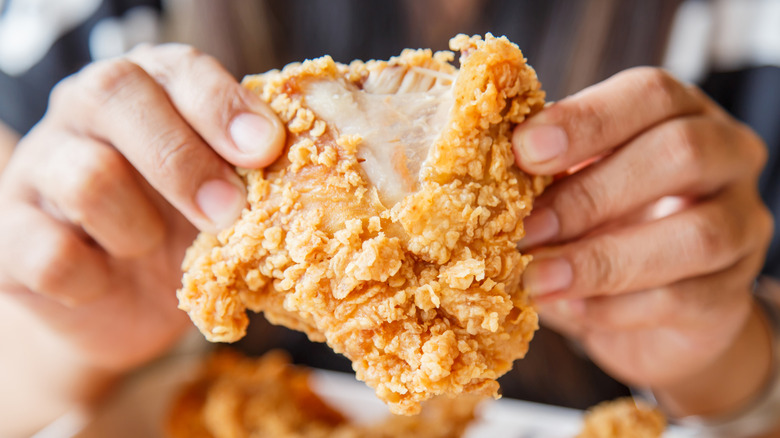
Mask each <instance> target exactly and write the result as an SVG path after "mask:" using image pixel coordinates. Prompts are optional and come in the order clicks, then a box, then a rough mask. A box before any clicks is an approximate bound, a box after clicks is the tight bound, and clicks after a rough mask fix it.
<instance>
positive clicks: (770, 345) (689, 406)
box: [655, 279, 780, 437]
mask: <svg viewBox="0 0 780 438" xmlns="http://www.w3.org/2000/svg"><path fill="white" fill-rule="evenodd" d="M754 296H755V300H754V301H755V305H754V306H753V310H752V312H751V317H750V318H749V319H748V321H747V323H746V324H745V326H744V327H743V330H742V332H741V333H740V334H739V335H738V336H737V338H736V339H735V341H734V343H733V345H732V348H730V349H729V350H728V351H727V352H726V353H725V354H724V355H723V356H722V357H721V358H720V359H719V360H718V361H716V362H715V363H714V364H712V365H711V366H709V367H708V368H707V369H705V370H703V371H702V372H701V373H698V374H697V375H696V376H694V377H692V378H691V379H689V381H686V382H684V383H681V384H679V385H677V387H674V388H663V389H660V388H659V389H655V395H656V399H657V400H658V401H659V403H660V405H661V406H662V407H663V408H665V409H666V410H667V413H668V414H670V415H671V416H672V417H676V418H678V419H679V420H678V422H679V423H680V424H683V425H686V426H693V427H695V428H697V429H699V430H700V431H702V432H703V433H705V434H706V436H712V437H736V436H759V435H760V434H764V433H767V432H772V431H774V432H777V431H780V421H779V420H780V419H779V418H778V416H777V412H778V411H780V287H778V286H777V283H774V282H772V281H771V280H768V279H762V280H761V281H760V282H758V283H757V287H756V293H755V295H754Z"/></svg>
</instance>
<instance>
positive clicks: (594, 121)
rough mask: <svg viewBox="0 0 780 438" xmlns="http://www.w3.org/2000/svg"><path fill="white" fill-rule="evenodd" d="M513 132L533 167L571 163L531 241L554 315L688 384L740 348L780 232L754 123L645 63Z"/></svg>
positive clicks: (668, 381) (543, 304) (599, 344)
mask: <svg viewBox="0 0 780 438" xmlns="http://www.w3.org/2000/svg"><path fill="white" fill-rule="evenodd" d="M513 145H514V148H515V153H516V157H517V162H518V165H519V166H520V167H522V168H523V169H525V170H527V171H529V172H531V173H536V174H566V176H564V177H561V178H559V179H558V180H557V181H556V182H554V183H553V184H552V185H551V186H550V187H549V189H548V190H547V191H546V192H545V193H544V194H543V195H542V196H541V197H540V198H539V199H538V200H537V203H536V205H535V207H534V212H533V213H532V215H531V216H530V217H529V218H528V219H527V220H526V231H527V233H526V236H527V237H526V238H525V239H524V240H523V241H522V242H521V247H524V248H527V249H531V251H530V252H531V253H532V254H534V257H535V258H534V261H533V262H532V263H531V264H530V265H529V267H528V269H527V271H526V272H525V274H524V285H525V287H526V288H527V289H528V290H529V291H530V292H531V294H533V295H534V296H535V297H536V301H537V303H538V305H539V310H540V313H541V315H542V321H543V322H546V323H547V324H549V325H551V326H553V327H554V328H556V329H558V330H560V331H562V332H564V333H566V334H568V335H570V336H572V337H574V338H575V339H577V340H579V341H580V342H581V343H582V345H583V346H584V348H585V349H586V351H587V352H588V354H589V355H590V356H591V357H592V358H593V360H594V361H596V362H597V363H598V364H599V365H600V366H601V367H602V368H603V369H605V370H606V371H607V372H609V373H611V374H612V375H613V376H615V377H616V378H618V379H620V380H622V381H624V382H626V383H628V384H630V385H637V386H644V387H646V386H652V387H657V388H668V387H671V386H674V385H678V384H680V382H683V381H685V380H686V379H690V378H691V377H692V376H695V375H696V374H697V373H701V372H703V370H705V369H708V367H712V366H713V364H714V363H715V362H717V361H719V360H721V358H722V357H723V355H724V354H726V352H728V351H731V350H733V348H734V343H735V342H737V339H738V338H739V337H740V336H742V334H743V332H744V328H745V327H746V325H747V322H748V320H749V319H750V318H753V316H751V315H754V314H752V313H751V308H752V298H751V289H752V284H753V281H754V279H755V278H756V276H757V274H758V272H759V271H760V269H761V267H762V265H763V262H764V256H765V252H766V250H767V247H768V245H769V241H770V238H771V232H772V219H771V216H770V214H769V212H768V210H767V209H766V208H765V206H764V205H763V204H762V202H761V199H760V196H759V193H758V190H757V180H758V176H759V173H760V171H761V169H762V167H763V165H764V162H765V159H766V151H765V147H764V145H763V144H762V142H761V140H760V139H759V138H758V137H757V136H756V135H755V134H754V133H753V132H752V131H750V130H749V129H748V128H746V127H745V126H744V125H742V124H740V123H739V122H737V121H736V120H734V119H733V118H731V117H730V116H729V115H727V114H726V113H725V112H724V111H723V110H722V109H720V108H719V107H718V106H717V105H716V104H714V103H713V102H712V101H710V100H709V99H708V98H707V97H706V96H704V94H703V93H701V92H700V91H699V90H698V89H696V88H693V87H688V86H685V85H683V84H681V83H679V82H677V81H676V80H675V79H674V78H672V77H671V76H670V75H669V74H667V73H665V72H664V71H662V70H659V69H653V68H638V69H632V70H628V71H626V72H623V73H620V74H618V75H616V76H614V77H613V78H611V79H608V80H606V81H604V82H603V83H600V84H597V85H595V86H593V87H591V88H588V89H586V90H584V91H582V92H581V93H578V94H576V95H574V96H571V97H569V98H566V99H564V100H562V101H560V102H557V103H555V104H552V105H550V106H549V107H547V108H546V109H544V110H543V111H542V112H541V113H539V114H538V115H536V116H535V117H533V118H532V119H530V120H529V121H528V122H526V123H524V124H522V125H521V126H518V128H517V129H516V131H515V133H514V136H513ZM583 163H584V164H583ZM573 168H574V170H573V171H567V170H571V169H573ZM759 328H760V327H759ZM763 347H765V346H762V348H763ZM764 368H766V367H764ZM762 377H763V376H761V375H759V376H756V378H757V379H761V378H762Z"/></svg>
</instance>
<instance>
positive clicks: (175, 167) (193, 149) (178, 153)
mask: <svg viewBox="0 0 780 438" xmlns="http://www.w3.org/2000/svg"><path fill="white" fill-rule="evenodd" d="M152 143H153V144H155V145H156V147H154V148H153V151H154V152H153V153H154V156H153V159H152V160H153V161H152V164H153V166H154V170H153V171H154V172H155V173H156V176H157V177H158V178H160V179H162V180H163V181H165V182H166V183H168V184H175V183H176V178H174V176H175V175H177V174H179V173H180V172H181V169H183V168H189V167H192V166H191V161H192V159H193V157H196V156H198V154H197V152H198V145H199V141H198V140H197V139H196V138H195V137H194V135H189V134H186V133H182V132H179V131H176V130H171V131H168V132H165V133H161V134H159V135H158V136H157V137H156V138H155V139H154V140H153V141H152Z"/></svg>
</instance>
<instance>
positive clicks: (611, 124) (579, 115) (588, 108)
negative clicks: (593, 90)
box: [564, 99, 620, 138]
mask: <svg viewBox="0 0 780 438" xmlns="http://www.w3.org/2000/svg"><path fill="white" fill-rule="evenodd" d="M570 117H571V118H572V119H570V120H565V121H564V123H565V124H566V125H568V126H577V122H576V121H575V120H574V118H576V119H578V120H587V122H588V125H589V127H590V129H592V132H590V133H589V136H591V137H592V138H611V137H613V136H614V135H613V130H614V129H615V127H616V126H620V125H619V122H620V121H619V120H617V119H616V115H615V114H614V112H612V111H604V102H603V101H602V100H598V99H581V100H579V101H577V102H576V110H575V111H574V112H572V113H571V116H570ZM580 123H581V122H580Z"/></svg>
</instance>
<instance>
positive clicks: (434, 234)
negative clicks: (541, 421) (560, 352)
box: [178, 34, 545, 414]
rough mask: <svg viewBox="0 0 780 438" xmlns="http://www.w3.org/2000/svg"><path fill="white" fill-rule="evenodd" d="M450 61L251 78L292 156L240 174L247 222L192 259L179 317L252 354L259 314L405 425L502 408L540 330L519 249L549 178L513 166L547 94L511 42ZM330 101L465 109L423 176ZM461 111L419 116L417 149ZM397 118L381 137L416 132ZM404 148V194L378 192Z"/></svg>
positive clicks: (473, 47) (299, 70)
mask: <svg viewBox="0 0 780 438" xmlns="http://www.w3.org/2000/svg"><path fill="white" fill-rule="evenodd" d="M451 45H452V47H453V49H454V50H460V51H461V53H462V56H461V69H460V71H458V70H457V69H455V68H454V67H453V66H452V65H450V64H449V62H448V61H450V60H451V59H452V54H451V53H450V52H439V53H436V54H432V53H431V51H429V50H406V51H404V52H403V53H402V54H401V55H400V56H398V57H395V58H392V59H391V60H389V61H387V62H385V61H369V62H366V63H363V62H359V61H356V62H353V63H352V64H350V65H349V66H345V65H341V64H337V63H335V62H333V60H332V59H331V58H330V57H327V56H326V57H323V58H319V59H315V60H312V61H306V62H304V63H301V64H291V65H288V66H287V67H285V68H284V69H283V70H282V71H271V72H268V73H266V74H263V75H258V76H251V77H248V78H246V79H245V81H244V85H245V86H246V87H248V88H249V89H251V90H254V91H255V92H257V93H258V95H259V96H260V97H261V98H262V99H263V100H265V101H266V102H269V103H270V105H271V107H272V108H273V109H274V110H275V111H276V112H277V113H278V114H279V116H280V117H281V119H282V121H283V122H284V123H285V124H286V126H287V129H288V131H289V132H288V140H287V149H286V156H285V157H284V158H283V159H280V160H279V161H278V162H277V163H275V164H274V165H272V166H271V167H270V168H269V169H266V170H265V171H262V170H241V174H242V176H243V177H244V178H245V180H246V182H247V189H248V203H249V208H247V209H246V210H244V212H243V214H242V217H241V218H240V219H239V221H238V222H236V224H235V225H234V226H233V227H231V228H229V229H227V230H224V231H223V232H221V233H220V234H219V235H218V236H212V235H208V234H201V236H199V237H198V239H197V240H196V242H195V243H194V245H193V246H192V248H190V250H188V252H187V256H186V258H185V261H184V263H183V268H184V270H185V274H184V278H183V286H182V288H181V289H180V290H179V291H178V297H179V302H180V308H181V309H183V310H185V311H187V312H188V313H189V315H190V317H191V318H192V320H193V321H194V322H195V324H196V325H197V326H198V328H199V329H200V330H201V332H203V333H204V335H205V336H206V338H208V339H209V340H211V341H220V342H232V341H235V340H237V339H240V338H241V337H242V336H243V335H244V333H245V329H246V326H247V323H248V319H247V316H246V310H247V309H249V310H253V311H256V312H264V313H265V316H266V317H267V318H268V320H269V321H271V322H273V323H276V324H282V325H285V326H288V327H291V328H294V329H297V330H301V331H304V332H306V333H307V335H308V336H309V337H310V338H311V339H312V340H315V341H324V342H327V343H328V345H330V346H331V348H333V349H334V350H335V351H337V352H339V353H342V354H344V355H345V356H347V357H348V358H349V359H351V360H352V362H353V368H354V369H355V371H356V372H357V376H358V378H359V379H361V380H363V381H365V382H366V383H368V384H369V385H370V386H372V387H373V388H375V389H376V392H377V395H378V396H379V397H380V398H382V399H383V400H385V401H386V402H387V403H388V404H389V405H390V408H391V410H392V411H393V412H395V413H402V414H412V413H416V412H418V411H419V403H420V402H421V401H423V400H426V399H429V398H431V397H433V396H435V395H438V394H458V393H460V392H463V391H467V392H478V393H481V394H488V395H492V396H496V397H497V396H498V392H497V391H498V384H497V382H496V380H495V379H497V378H498V377H499V376H501V375H502V374H504V373H506V372H507V371H508V370H509V369H510V368H511V366H512V362H513V361H514V360H515V359H517V358H520V357H523V356H524V355H525V353H526V351H527V349H528V343H529V342H530V340H531V337H532V336H533V332H534V331H535V330H536V329H537V316H536V313H535V312H534V310H533V309H532V307H531V305H530V303H529V300H528V297H527V294H526V293H525V292H524V291H522V290H521V287H520V284H519V282H520V274H521V272H522V271H523V269H524V268H525V266H526V264H527V263H528V262H529V260H530V257H529V256H524V255H521V254H520V253H519V252H518V251H517V249H516V242H517V241H518V240H519V239H520V238H521V237H522V236H523V227H522V220H523V218H524V217H525V216H526V215H528V213H529V212H530V210H531V205H532V202H533V199H534V197H535V196H536V195H538V193H539V191H540V190H541V187H543V185H544V181H545V179H543V178H541V177H531V176H528V175H526V174H524V173H522V172H520V171H519V170H518V169H517V168H516V167H514V165H513V163H514V158H513V154H512V150H511V145H510V135H511V129H512V127H513V125H514V124H516V123H519V122H521V121H523V120H524V119H525V118H526V117H527V116H529V115H530V114H533V113H534V112H536V111H538V110H540V109H541V108H542V106H543V104H544V92H542V91H541V90H540V84H539V82H538V81H537V79H536V74H535V73H534V71H533V70H532V69H531V68H530V67H529V66H528V65H526V63H525V59H524V58H523V55H522V53H521V52H520V50H519V49H518V48H517V46H515V45H514V44H512V43H510V42H509V41H508V40H506V38H503V37H502V38H494V37H493V36H492V35H490V34H488V35H487V36H486V37H485V39H484V40H482V39H481V38H479V37H472V38H469V37H466V36H458V37H456V38H454V39H453V40H452V41H451ZM453 78H454V84H453ZM323 84H325V85H323ZM331 86H332V87H335V88H333V90H336V91H333V92H338V93H342V90H346V91H343V93H342V94H343V95H342V94H339V95H338V96H336V95H334V96H336V97H339V98H340V99H342V98H343V99H342V100H344V101H349V103H350V104H352V105H353V106H355V105H357V106H359V105H360V104H361V100H360V99H369V100H370V99H374V100H370V103H371V102H379V103H378V104H376V105H383V104H384V103H383V102H385V101H391V100H392V99H394V98H398V99H417V97H418V96H419V97H420V99H422V98H424V97H430V96H431V95H434V94H435V93H440V94H436V96H441V97H440V98H439V97H437V98H436V99H434V101H436V102H438V101H442V102H444V101H446V100H447V99H450V102H452V101H454V104H453V103H450V104H449V105H450V106H449V107H451V109H450V110H449V112H448V113H445V114H446V120H445V123H443V125H442V127H441V131H440V132H436V134H437V135H436V136H435V137H431V141H430V142H428V143H432V144H427V145H426V146H425V148H428V147H429V149H425V148H423V149H421V150H425V151H427V153H426V154H425V155H424V157H427V158H425V160H424V162H422V164H420V161H421V160H420V159H419V157H418V159H412V158H410V157H411V155H413V154H414V153H416V152H415V151H411V150H409V149H407V151H406V152H404V149H403V148H404V141H405V140H404V141H401V142H400V143H401V144H400V146H399V145H395V146H393V145H391V144H387V145H384V144H383V145H382V147H383V148H384V149H383V150H378V149H371V147H374V146H376V145H375V144H373V143H372V141H373V140H372V139H373V138H374V137H372V135H378V134H376V133H370V132H364V130H365V129H367V128H366V127H368V128H371V129H373V127H375V126H376V124H377V121H376V120H369V119H367V120H369V121H368V122H366V123H364V124H363V125H360V126H362V129H363V130H360V131H359V132H354V133H353V132H349V130H350V126H351V125H350V123H352V122H351V121H350V120H346V121H345V120H338V118H339V116H338V114H339V110H340V108H338V109H337V111H335V112H334V114H335V115H330V116H328V117H330V118H327V117H325V116H323V114H326V113H327V111H328V110H329V109H328V108H329V107H328V105H329V103H328V102H325V103H323V102H322V101H321V99H320V100H319V101H318V100H317V96H315V94H316V92H317V90H318V88H317V87H331ZM320 89H321V88H320ZM442 90H444V91H442ZM326 91H327V92H328V93H331V91H330V88H327V89H326ZM420 91H422V92H420ZM415 92H416V93H417V94H414V93H415ZM404 93H411V94H407V95H405V96H401V95H402V94H404ZM376 96H380V97H379V98H380V99H382V100H381V101H378V100H376V99H377V97H376ZM385 96H388V97H385ZM399 96H400V97H399ZM333 100H334V101H335V100H337V99H336V98H335V97H334V99H333ZM403 102H412V103H414V101H413V100H404V101H403ZM372 105H374V103H372ZM409 106H414V105H411V104H410V105H409ZM449 107H435V106H431V107H430V108H429V107H425V106H419V107H418V108H417V111H419V114H422V116H420V117H425V123H417V124H416V125H415V127H414V128H413V129H417V131H410V132H412V134H409V136H408V138H413V139H420V138H422V139H423V140H421V141H420V142H421V143H425V142H426V141H427V140H425V139H427V138H428V137H426V135H429V134H430V133H429V131H430V129H431V128H430V127H431V126H434V125H435V124H436V123H438V122H436V120H438V119H437V118H436V117H437V116H436V115H435V114H434V113H436V114H438V113H437V111H438V109H437V108H445V109H446V108H449ZM312 108H316V109H317V111H318V112H319V113H318V112H315V111H314V110H313V109H312ZM345 108H346V107H345ZM372 108H373V107H368V108H361V109H360V111H358V112H355V113H354V114H355V117H356V118H360V117H364V116H365V117H370V116H371V114H370V113H371V112H372ZM398 108H401V110H399V109H398ZM388 111H389V110H388ZM409 111H412V110H411V109H410V110H409ZM383 114H384V113H383ZM386 114H387V115H388V116H387V117H385V116H384V115H383V116H382V117H381V118H380V119H379V121H380V122H382V121H385V120H389V118H390V116H392V117H397V118H398V120H403V116H404V114H403V105H397V106H395V107H392V111H390V112H387V113H386ZM334 118H335V119H336V120H334ZM355 123H357V122H355ZM387 123H391V122H390V121H388V122H387ZM393 123H395V122H393ZM414 123H415V122H414V121H410V122H408V124H410V125H413V124H414ZM418 125H419V126H418ZM401 128H403V126H401ZM392 129H395V128H392ZM392 129H389V130H390V131H392ZM404 129H405V128H404ZM409 129H412V128H409ZM386 130H387V129H386ZM342 131H344V132H342ZM405 138H406V137H405ZM393 147H396V148H399V149H397V150H396V151H395V152H393V155H392V156H391V157H390V158H389V161H391V162H392V163H391V165H392V173H393V177H392V178H394V179H393V181H395V182H394V183H393V184H384V183H381V182H380V183H378V182H377V175H379V177H383V176H384V174H383V173H382V172H383V171H382V170H381V166H382V165H385V161H388V160H385V159H374V162H373V163H374V164H372V161H371V160H372V156H371V153H372V152H374V153H379V154H380V155H381V154H382V153H387V152H388V151H389V149H387V148H393ZM377 151H378V152H377ZM410 154H411V155H410ZM366 160H368V161H366ZM364 161H365V162H364ZM372 166H374V167H380V170H379V171H376V170H375V169H374V168H372ZM415 166H419V170H418V171H415ZM392 178H391V179H392ZM383 184H384V185H383ZM399 193H400V195H399Z"/></svg>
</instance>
